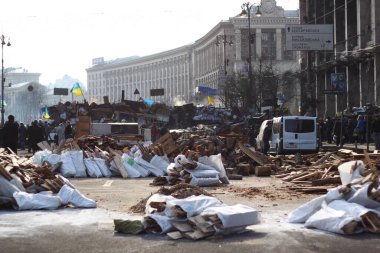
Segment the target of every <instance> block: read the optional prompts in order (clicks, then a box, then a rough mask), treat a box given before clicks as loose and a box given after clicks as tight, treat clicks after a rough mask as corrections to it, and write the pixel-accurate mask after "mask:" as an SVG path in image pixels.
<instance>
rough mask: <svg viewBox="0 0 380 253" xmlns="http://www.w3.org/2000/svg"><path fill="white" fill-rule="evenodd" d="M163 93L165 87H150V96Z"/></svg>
mask: <svg viewBox="0 0 380 253" xmlns="http://www.w3.org/2000/svg"><path fill="white" fill-rule="evenodd" d="M164 94H165V89H150V96H151V97H156V96H163V95H164Z"/></svg>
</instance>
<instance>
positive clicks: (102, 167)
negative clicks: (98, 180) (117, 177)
mask: <svg viewBox="0 0 380 253" xmlns="http://www.w3.org/2000/svg"><path fill="white" fill-rule="evenodd" d="M94 161H95V162H96V165H98V168H99V171H100V172H101V173H102V175H103V177H111V176H112V173H111V171H110V170H109V169H108V167H107V164H106V161H105V160H104V159H101V158H94Z"/></svg>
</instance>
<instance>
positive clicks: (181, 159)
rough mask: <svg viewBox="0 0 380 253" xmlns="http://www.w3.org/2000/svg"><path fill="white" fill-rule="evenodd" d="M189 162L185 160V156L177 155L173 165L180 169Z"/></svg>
mask: <svg viewBox="0 0 380 253" xmlns="http://www.w3.org/2000/svg"><path fill="white" fill-rule="evenodd" d="M189 162H190V161H189V160H188V159H187V158H186V156H185V155H177V156H176V157H175V158H174V163H175V167H176V168H181V167H182V164H184V163H189Z"/></svg>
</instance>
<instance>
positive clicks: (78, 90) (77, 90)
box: [70, 83, 83, 96]
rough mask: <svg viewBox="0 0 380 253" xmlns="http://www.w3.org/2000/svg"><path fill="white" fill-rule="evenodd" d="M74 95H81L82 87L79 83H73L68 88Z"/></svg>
mask: <svg viewBox="0 0 380 253" xmlns="http://www.w3.org/2000/svg"><path fill="white" fill-rule="evenodd" d="M70 92H71V93H73V94H74V95H75V96H83V92H82V88H81V87H80V85H79V83H74V85H73V87H72V88H71V90H70Z"/></svg>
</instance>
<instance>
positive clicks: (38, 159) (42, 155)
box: [32, 149, 51, 166]
mask: <svg viewBox="0 0 380 253" xmlns="http://www.w3.org/2000/svg"><path fill="white" fill-rule="evenodd" d="M48 155H51V151H50V150H47V149H45V150H41V151H37V152H36V153H34V155H33V159H32V161H33V163H34V164H36V165H40V166H41V165H42V163H43V162H44V161H45V160H46V157H47V156H48Z"/></svg>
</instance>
